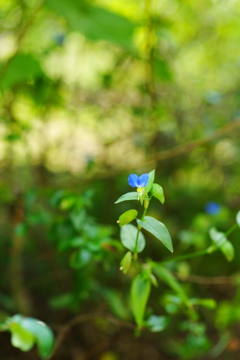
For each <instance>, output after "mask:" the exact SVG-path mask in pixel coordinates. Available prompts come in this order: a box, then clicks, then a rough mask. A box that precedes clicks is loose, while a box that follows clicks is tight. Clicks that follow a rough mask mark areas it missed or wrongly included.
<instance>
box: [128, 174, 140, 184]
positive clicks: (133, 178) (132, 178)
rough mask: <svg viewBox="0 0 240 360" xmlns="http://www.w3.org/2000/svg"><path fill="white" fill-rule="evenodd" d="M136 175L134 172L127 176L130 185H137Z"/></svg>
mask: <svg viewBox="0 0 240 360" xmlns="http://www.w3.org/2000/svg"><path fill="white" fill-rule="evenodd" d="M138 180H139V179H138V176H137V175H136V174H131V175H129V177H128V183H129V185H130V186H132V187H138Z"/></svg>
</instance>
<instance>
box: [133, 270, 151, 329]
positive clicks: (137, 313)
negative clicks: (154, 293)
mask: <svg viewBox="0 0 240 360" xmlns="http://www.w3.org/2000/svg"><path fill="white" fill-rule="evenodd" d="M150 290H151V285H150V281H149V279H145V278H144V277H143V276H142V275H141V274H140V275H137V276H136V277H135V279H134V280H133V283H132V287H131V308H132V312H133V315H134V318H135V321H136V323H137V325H138V327H142V325H143V319H144V314H145V309H146V305H147V301H148V297H149V294H150Z"/></svg>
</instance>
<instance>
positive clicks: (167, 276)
mask: <svg viewBox="0 0 240 360" xmlns="http://www.w3.org/2000/svg"><path fill="white" fill-rule="evenodd" d="M153 270H154V273H155V274H156V275H157V276H158V277H159V278H160V279H161V280H162V281H163V282H165V283H166V284H167V285H168V286H169V287H170V288H171V289H173V290H174V291H175V292H176V294H177V295H178V296H179V298H180V299H181V300H182V302H183V303H184V304H185V306H186V307H188V308H189V309H192V305H191V303H190V301H189V299H188V297H187V295H186V293H185V290H184V289H183V287H182V286H181V285H180V284H179V282H178V281H177V280H176V279H175V277H174V276H173V275H172V274H171V273H170V271H168V270H167V269H166V268H165V267H163V266H161V265H157V266H156V267H154V269H153Z"/></svg>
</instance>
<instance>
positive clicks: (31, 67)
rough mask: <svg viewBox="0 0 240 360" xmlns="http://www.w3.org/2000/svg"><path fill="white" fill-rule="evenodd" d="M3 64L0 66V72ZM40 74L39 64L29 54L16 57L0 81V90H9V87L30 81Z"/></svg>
mask: <svg viewBox="0 0 240 360" xmlns="http://www.w3.org/2000/svg"><path fill="white" fill-rule="evenodd" d="M2 67H4V64H0V71H1V69H2ZM40 74H42V69H41V67H40V63H39V62H38V61H37V60H36V59H35V58H34V57H33V56H32V55H30V54H21V53H19V54H18V55H16V56H15V57H14V58H13V59H12V61H11V62H10V64H9V66H8V68H7V72H6V74H5V76H4V78H3V80H2V81H1V84H0V88H1V89H2V90H6V89H9V88H10V87H12V86H14V85H16V84H18V83H21V82H24V83H25V82H26V81H28V80H31V79H32V78H35V77H37V76H39V75H40Z"/></svg>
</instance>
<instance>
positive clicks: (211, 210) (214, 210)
mask: <svg viewBox="0 0 240 360" xmlns="http://www.w3.org/2000/svg"><path fill="white" fill-rule="evenodd" d="M205 211H206V212H207V213H208V214H210V215H216V214H218V213H219V212H220V211H221V205H219V204H218V203H216V202H208V203H206V205H205Z"/></svg>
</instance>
